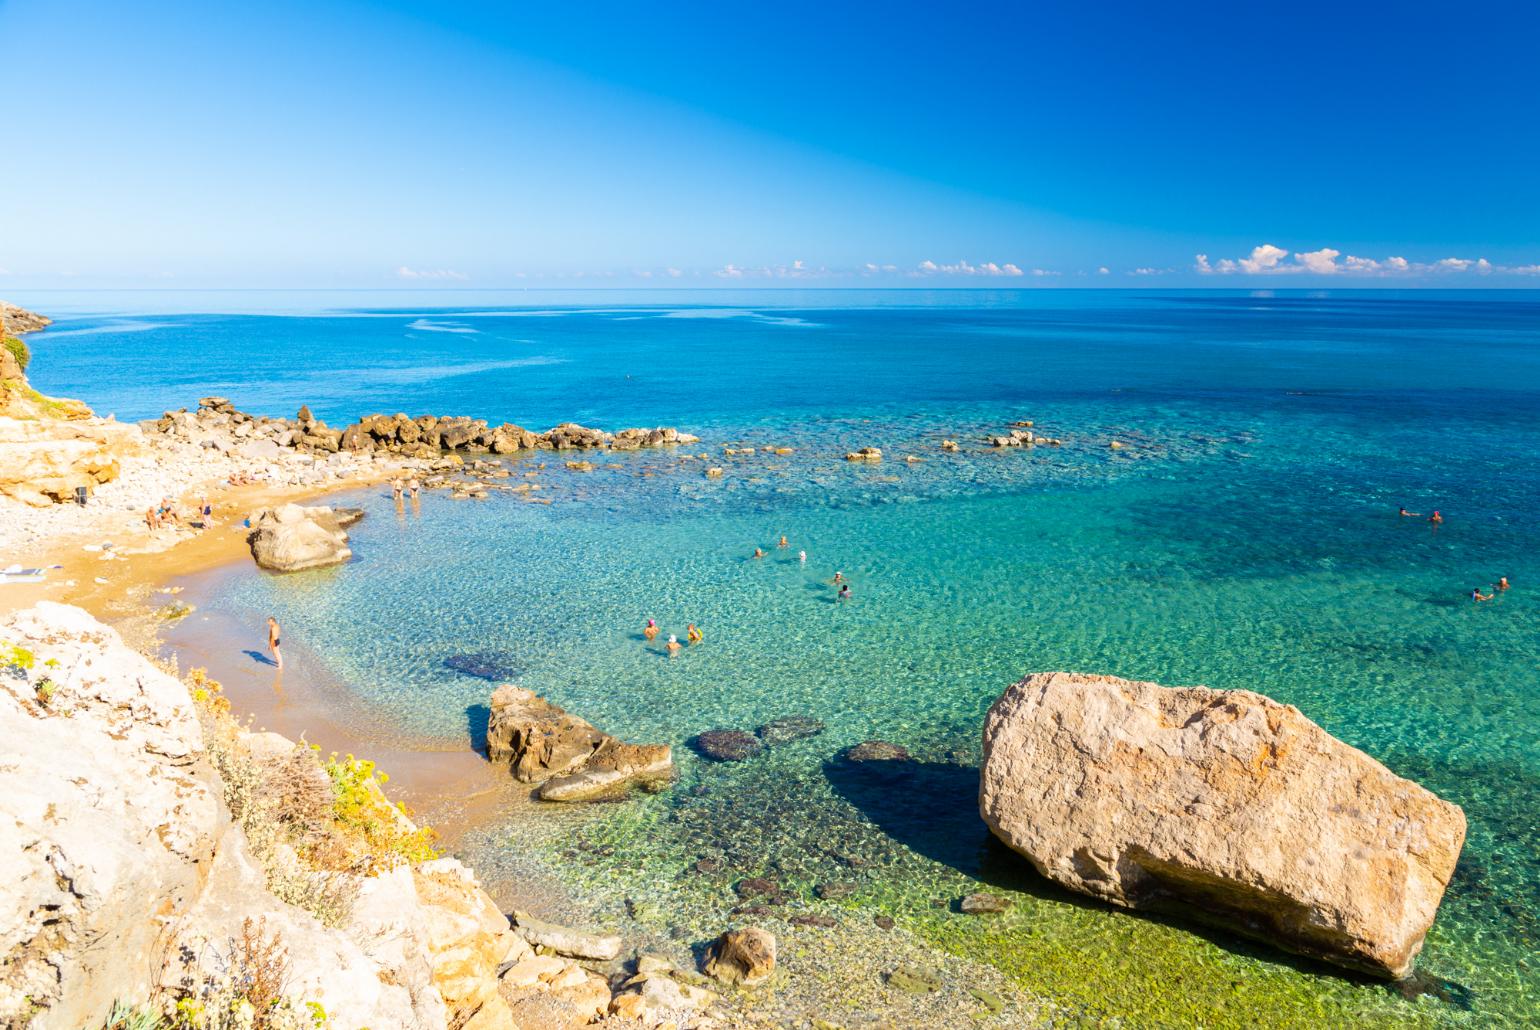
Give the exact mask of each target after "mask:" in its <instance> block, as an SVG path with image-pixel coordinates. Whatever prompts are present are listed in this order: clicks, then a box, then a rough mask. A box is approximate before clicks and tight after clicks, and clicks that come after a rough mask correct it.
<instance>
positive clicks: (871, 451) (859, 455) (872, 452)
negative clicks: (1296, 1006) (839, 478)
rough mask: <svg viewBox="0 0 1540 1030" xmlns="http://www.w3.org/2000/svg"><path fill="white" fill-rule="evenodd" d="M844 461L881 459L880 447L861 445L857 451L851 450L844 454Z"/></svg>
mask: <svg viewBox="0 0 1540 1030" xmlns="http://www.w3.org/2000/svg"><path fill="white" fill-rule="evenodd" d="M845 460H846V461H881V460H882V449H881V448H879V447H862V448H861V449H860V450H859V451H851V452H850V453H849V454H847V455H845Z"/></svg>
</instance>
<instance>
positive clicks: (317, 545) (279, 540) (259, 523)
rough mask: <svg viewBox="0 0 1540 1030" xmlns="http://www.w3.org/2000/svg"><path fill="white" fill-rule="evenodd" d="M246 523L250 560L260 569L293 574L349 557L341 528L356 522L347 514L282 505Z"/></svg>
mask: <svg viewBox="0 0 1540 1030" xmlns="http://www.w3.org/2000/svg"><path fill="white" fill-rule="evenodd" d="M250 521H251V533H250V534H249V535H248V536H247V538H246V542H247V543H248V544H249V545H250V546H251V556H252V558H254V559H256V562H257V564H258V565H260V566H261V567H262V568H264V569H272V570H273V571H275V572H297V571H299V570H300V569H313V568H318V567H320V566H323V565H336V564H339V563H340V562H345V561H347V560H348V559H349V558H351V557H352V556H353V551H352V550H351V549H350V548H349V547H348V534H347V531H346V530H345V529H344V528H343V525H344V524H349V525H350V524H351V523H352V522H356V521H357V519H356V518H353V517H352V513H351V512H334V511H333V510H332V509H331V508H327V507H314V508H306V507H301V506H300V505H298V504H284V505H280V506H279V507H277V508H266V509H263V510H262V511H260V512H257V513H256V514H255V515H253V516H251V520H250Z"/></svg>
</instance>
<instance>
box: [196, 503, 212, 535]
mask: <svg viewBox="0 0 1540 1030" xmlns="http://www.w3.org/2000/svg"><path fill="white" fill-rule="evenodd" d="M198 514H199V515H200V516H202V522H203V528H204V529H208V528H209V527H210V526H212V525H213V524H214V506H213V505H212V504H210V503H209V499H208V498H207V497H204V498H202V499H201V500H200V502H199V504H198Z"/></svg>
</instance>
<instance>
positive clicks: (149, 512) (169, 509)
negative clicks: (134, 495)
mask: <svg viewBox="0 0 1540 1030" xmlns="http://www.w3.org/2000/svg"><path fill="white" fill-rule="evenodd" d="M193 516H194V517H195V518H196V519H197V520H198V521H196V522H193V523H190V524H191V525H192V526H194V527H195V528H197V529H208V528H209V527H210V526H212V525H213V524H214V506H213V505H211V504H209V499H208V498H207V497H204V498H201V499H200V500H199V501H198V507H197V510H195V511H194V512H193ZM144 524H145V525H146V526H148V527H149V528H150V532H152V533H153V532H155V531H156V530H158V529H161V528H162V527H165V526H176V527H180V526H182V525H183V522H182V516H181V514H180V513H179V512H178V511H177V510H176V502H175V501H173V500H172V499H171V498H170V497H162V498H161V499H160V503H159V504H153V505H151V506H150V507H149V508H147V509H146V510H145V513H144Z"/></svg>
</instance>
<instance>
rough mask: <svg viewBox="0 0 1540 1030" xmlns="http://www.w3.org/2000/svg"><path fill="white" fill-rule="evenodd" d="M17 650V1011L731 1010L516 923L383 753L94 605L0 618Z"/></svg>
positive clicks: (590, 1017) (611, 942)
mask: <svg viewBox="0 0 1540 1030" xmlns="http://www.w3.org/2000/svg"><path fill="white" fill-rule="evenodd" d="M0 666H3V673H4V674H3V675H0V738H3V739H4V740H5V741H6V753H5V755H4V758H3V760H0V1025H3V1026H6V1027H21V1026H27V1027H33V1028H37V1030H54V1028H59V1030H63V1028H68V1030H76V1028H80V1027H92V1028H94V1027H99V1026H102V1025H103V1024H104V1021H106V1020H107V1017H108V1015H109V1013H110V1012H111V1011H113V1009H114V1006H115V1005H122V1004H124V1003H127V1004H128V1005H129V1007H130V1008H132V1009H136V1010H137V1011H139V1012H143V1013H149V1012H156V1013H161V1014H166V1013H169V1012H171V1011H172V1010H173V1009H174V1010H176V1012H177V1013H178V1014H179V1016H180V1017H181V1018H182V1020H183V1021H181V1022H178V1023H177V1025H178V1026H188V1027H195V1028H203V1027H207V1028H215V1027H219V1028H223V1027H227V1026H237V1025H256V1026H264V1027H273V1028H285V1027H296V1028H297V1027H301V1026H303V1027H307V1028H308V1027H314V1026H327V1027H331V1028H333V1030H361V1028H364V1027H372V1028H374V1030H382V1028H392V1030H394V1028H416V1030H430V1028H431V1030H440V1028H448V1027H455V1028H461V1030H560V1028H565V1027H580V1026H587V1025H590V1024H599V1025H603V1026H606V1027H610V1028H613V1030H632V1028H635V1030H641V1028H650V1027H658V1026H673V1027H679V1028H685V1027H698V1028H706V1027H714V1026H722V1025H725V1024H724V1020H723V1017H722V1013H721V1011H720V1006H719V1002H718V994H717V993H716V992H715V991H713V990H710V989H708V988H707V987H706V986H704V984H705V983H706V982H708V981H706V980H705V979H704V977H702V975H701V974H699V973H694V972H691V971H687V970H679V969H677V968H675V967H674V966H673V964H672V963H671V962H669V961H667V960H666V959H662V958H658V957H649V956H646V955H643V956H627V955H625V954H624V953H623V951H622V942H621V939H620V938H618V937H614V936H607V935H604V934H589V933H582V932H579V931H575V930H572V929H569V928H566V927H561V926H555V925H552V924H550V923H546V922H543V921H541V920H538V919H535V918H533V917H531V916H529V915H527V914H524V913H516V914H515V916H514V918H513V919H510V918H509V917H508V916H506V915H504V914H503V913H502V912H501V911H499V909H498V908H497V906H496V904H494V903H493V901H492V899H491V898H490V897H489V896H488V895H487V894H486V893H485V892H484V891H482V889H481V888H480V887H479V886H478V884H477V882H476V879H475V877H474V876H473V875H472V873H471V871H470V870H469V869H467V868H466V867H465V866H463V865H462V864H460V863H459V862H457V861H455V860H454V859H451V858H441V857H439V856H438V855H437V854H436V853H435V852H434V851H433V848H432V843H431V837H430V835H429V834H428V833H427V832H426V831H423V830H420V829H418V828H417V827H416V826H414V825H413V824H412V822H411V820H410V819H408V818H407V817H406V816H405V814H404V813H402V812H401V811H400V810H399V809H398V808H397V807H396V806H394V805H392V804H390V802H389V801H388V800H387V799H386V798H385V796H384V794H383V792H382V791H381V790H380V787H379V781H378V779H377V777H376V776H375V774H374V770H373V767H372V766H371V765H370V764H369V763H366V762H362V761H359V760H356V759H354V758H353V757H352V756H348V757H347V758H344V759H339V758H338V757H337V756H332V758H331V760H330V761H325V762H323V761H321V760H320V759H319V758H318V757H317V756H316V754H315V753H314V752H313V751H312V750H311V749H310V748H308V747H305V746H303V745H296V744H295V743H294V742H293V741H290V740H287V739H285V738H283V737H280V736H278V735H277V734H273V733H257V732H251V731H250V730H248V729H247V728H245V727H242V726H241V725H239V724H238V723H236V722H235V721H234V720H233V719H232V718H231V717H230V716H229V714H228V705H226V704H224V703H223V698H222V697H221V696H220V693H219V686H218V684H215V683H213V682H211V681H209V680H207V679H206V678H205V677H203V676H201V675H199V674H197V673H196V672H195V673H194V674H193V675H192V677H191V680H190V684H184V683H183V682H182V681H180V680H178V679H177V678H175V677H174V676H172V675H170V674H168V673H167V672H165V671H163V670H162V669H160V668H158V667H156V666H155V665H154V664H152V663H151V662H149V661H148V660H147V659H145V658H144V657H143V656H141V655H140V654H138V653H137V652H135V651H133V650H132V649H130V648H129V647H128V646H126V645H125V644H124V643H123V641H122V640H121V639H120V638H119V637H118V635H117V633H116V632H114V631H113V630H111V629H109V628H107V627H105V626H103V625H102V624H101V623H99V622H97V621H95V620H94V619H93V618H91V616H89V615H88V614H87V613H85V612H84V611H81V610H80V609H78V608H71V607H67V606H64V605H58V604H51V603H47V602H44V603H41V604H39V605H37V606H36V607H35V608H32V609H28V610H26V611H23V612H19V613H16V614H14V615H11V616H9V617H7V618H5V619H4V620H0ZM774 951H775V945H774V939H773V938H770V937H769V935H768V934H764V933H763V932H762V931H754V932H752V933H750V932H747V931H737V932H734V933H731V934H725V935H724V936H723V938H722V939H721V940H720V941H718V942H717V943H716V945H714V946H713V947H712V948H711V949H710V953H709V958H708V960H707V961H708V965H709V966H710V970H711V971H714V973H715V975H716V976H717V977H718V979H719V980H720V981H721V982H722V983H723V984H737V983H753V982H757V981H758V980H761V979H763V978H764V977H766V976H768V974H769V973H770V971H771V970H772V969H773V968H774V964H775V954H774ZM120 1011H122V1010H121V1009H120ZM242 1012H244V1013H245V1016H244V1017H242V1018H243V1019H244V1022H242V1021H241V1019H237V1020H236V1021H235V1022H231V1021H229V1018H228V1016H229V1014H230V1013H235V1014H236V1015H237V1016H239V1014H240V1013H242ZM254 1020H255V1022H253V1021H254ZM147 1025H148V1024H147Z"/></svg>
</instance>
